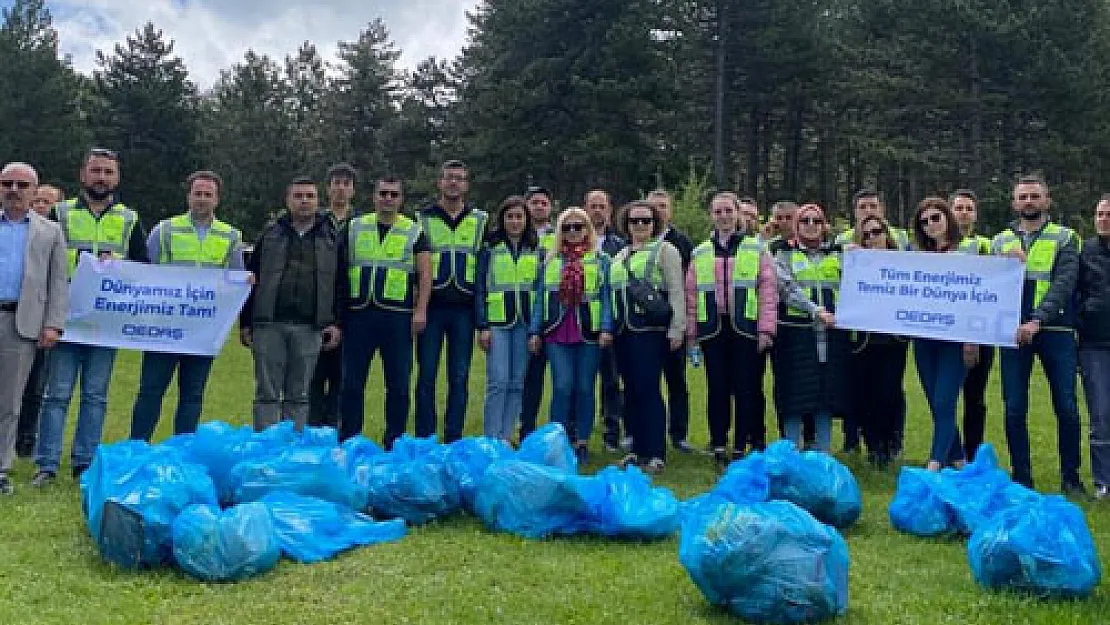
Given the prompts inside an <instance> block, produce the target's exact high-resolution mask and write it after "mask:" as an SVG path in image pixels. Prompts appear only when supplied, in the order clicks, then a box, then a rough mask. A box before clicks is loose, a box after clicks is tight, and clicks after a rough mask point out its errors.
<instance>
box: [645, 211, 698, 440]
mask: <svg viewBox="0 0 1110 625" xmlns="http://www.w3.org/2000/svg"><path fill="white" fill-rule="evenodd" d="M648 202H649V203H651V205H652V206H654V207H655V210H657V211H659V215H660V217H662V218H663V223H664V224H665V226H664V230H663V240H664V241H666V242H668V243H670V244H671V245H673V246H675V248H676V249H678V254H679V256H681V257H682V275H683V276H685V275H686V270H687V269H689V268H690V257H691V256H692V255H693V253H694V244H693V242H691V241H690V237H688V236H686V235H685V234H683V233H682V232H681V231H679V230H678V229H677V228H675V227H674V224H672V223H671V194H670V193H667V192H666V191H664V190H663V189H656V190H655V191H652V192H651V193H649V194H648ZM663 378H664V379H665V380H666V381H667V412H668V413H669V418H668V423H670V426H669V428H668V430H669V433H670V435H671V444H672V445H674V448H675V449H677V450H678V451H681V452H683V453H690V452H691V451H693V447H691V446H690V443H689V442H687V440H686V434H687V433H688V431H689V427H690V392H689V390H688V389H687V387H686V352H685V351H684V350H681V349H679V350H675V351H672V352H668V354H667V356H666V358H665V359H664V361H663Z"/></svg>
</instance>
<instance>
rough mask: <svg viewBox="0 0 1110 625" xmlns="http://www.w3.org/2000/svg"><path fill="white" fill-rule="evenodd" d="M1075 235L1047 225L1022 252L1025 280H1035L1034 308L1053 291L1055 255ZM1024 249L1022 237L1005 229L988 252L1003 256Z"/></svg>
mask: <svg viewBox="0 0 1110 625" xmlns="http://www.w3.org/2000/svg"><path fill="white" fill-rule="evenodd" d="M1074 236H1075V232H1073V231H1072V229H1071V228H1068V227H1065V226H1061V225H1059V224H1054V223H1051V222H1050V223H1048V224H1046V225H1045V227H1044V229H1043V230H1041V233H1040V235H1038V236H1037V238H1036V239H1035V240H1034V241H1033V245H1032V247H1030V248H1029V249H1028V250H1026V252H1025V279H1026V280H1033V281H1034V290H1033V308H1036V307H1038V306H1040V305H1041V302H1042V301H1043V300H1044V296H1045V295H1047V294H1048V290H1049V289H1050V288H1052V268H1053V267H1054V266H1055V265H1056V255H1057V253H1058V252H1059V251H1060V248H1061V247H1063V246H1064V244H1065V243H1067V242H1068V241H1069V240H1071V238H1072V237H1074ZM1020 249H1023V245H1022V240H1021V237H1020V236H1018V235H1017V233H1015V232H1014V231H1013V229H1012V228H1007V229H1005V230H1003V231H1002V232H1000V233H999V234H998V236H996V237H995V238H994V241H993V242H992V243H991V253H993V254H1006V253H1009V252H1012V251H1014V250H1020Z"/></svg>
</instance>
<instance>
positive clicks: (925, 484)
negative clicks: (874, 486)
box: [887, 467, 959, 537]
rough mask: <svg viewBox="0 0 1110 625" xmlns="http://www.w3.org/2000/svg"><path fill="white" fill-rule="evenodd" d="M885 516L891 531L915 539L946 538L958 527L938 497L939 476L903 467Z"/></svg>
mask: <svg viewBox="0 0 1110 625" xmlns="http://www.w3.org/2000/svg"><path fill="white" fill-rule="evenodd" d="M887 514H888V516H889V517H890V524H891V526H892V527H894V529H896V530H898V531H899V532H905V533H906V534H912V535H914V536H921V537H932V536H946V535H949V534H955V533H956V531H957V529H958V527H959V526H958V524H957V523H956V514H955V511H954V510H953V509H952V507H951V506H949V505H948V503H947V502H946V501H945V499H944V498H943V497H942V496H941V476H940V474H939V473H935V472H932V471H926V470H925V469H919V468H916V467H902V470H901V472H900V473H899V474H898V486H897V487H896V488H895V491H894V499H892V500H891V501H890V506H889V507H888V508H887Z"/></svg>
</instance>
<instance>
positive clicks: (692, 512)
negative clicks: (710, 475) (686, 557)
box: [679, 492, 734, 532]
mask: <svg viewBox="0 0 1110 625" xmlns="http://www.w3.org/2000/svg"><path fill="white" fill-rule="evenodd" d="M730 503H734V502H731V501H729V500H728V499H725V498H724V497H722V496H720V495H718V494H717V493H714V492H708V493H702V494H700V495H696V496H694V497H691V498H689V499H687V500H686V501H683V502H682V503H681V504H680V506H679V521H680V525H679V527H680V528H681V530H682V531H683V532H685V531H686V527H687V525H688V524H690V523H700V522H701V521H702V519H704V518H705V517H707V516H711V515H713V514H714V513H716V511H717V508H720V507H721V506H724V505H727V504H730Z"/></svg>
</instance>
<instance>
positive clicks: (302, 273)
mask: <svg viewBox="0 0 1110 625" xmlns="http://www.w3.org/2000/svg"><path fill="white" fill-rule="evenodd" d="M285 206H286V209H287V210H286V212H284V213H283V214H282V215H281V216H280V217H278V218H277V219H276V220H275V221H273V222H271V223H270V224H269V225H268V226H267V227H266V229H265V230H263V232H262V236H261V237H259V239H258V243H257V244H256V245H255V246H254V252H253V253H252V254H251V256H250V260H249V261H248V262H247V270H248V271H250V272H251V273H253V274H254V275H255V280H256V281H255V285H254V288H253V289H252V290H251V294H250V297H248V298H247V302H246V304H245V305H244V306H243V310H242V312H240V313H239V340H240V341H241V342H242V343H243V345H245V346H247V347H250V348H252V351H253V354H254V379H255V392H254V429H255V430H257V431H261V430H263V429H265V428H267V427H269V426H271V425H274V424H275V423H277V422H278V421H282V420H290V421H293V423H294V426H295V427H296V429H297V430H298V431H299V430H301V429H303V428H304V426H305V424H306V423H307V422H308V385H309V383H310V382H311V381H312V372H313V370H314V369H315V368H316V357H317V356H318V355H319V354H320V349H321V348H323V349H327V350H333V349H336V348H338V347H339V342H340V338H341V333H340V329H339V325H338V322H337V320H336V303H337V301H336V295H337V292H338V289H339V288H340V283H339V281H340V280H344V279H345V278H346V276H345V275H344V262H343V259H342V258H340V257H339V256H338V254H337V251H336V246H337V237H338V232H337V231H336V229H335V223H334V222H333V221H332V220H331V219H330V218H329V217H328V216H327V215H325V214H323V213H321V212H320V211H319V206H320V198H319V195H318V192H317V189H316V182H315V181H314V180H313V179H312V178H307V177H298V178H294V179H293V181H292V182H290V183H289V186H288V187H287V188H286V191H285Z"/></svg>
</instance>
